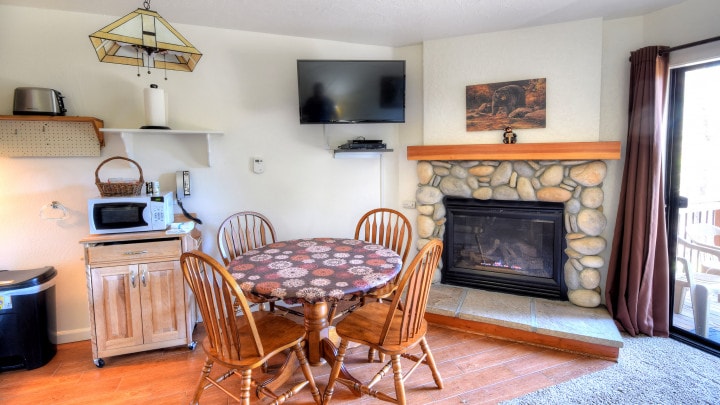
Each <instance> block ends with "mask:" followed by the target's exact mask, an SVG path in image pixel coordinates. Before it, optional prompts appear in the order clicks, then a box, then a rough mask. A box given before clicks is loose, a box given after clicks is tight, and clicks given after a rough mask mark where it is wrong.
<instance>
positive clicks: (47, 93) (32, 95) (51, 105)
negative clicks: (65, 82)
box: [13, 87, 67, 115]
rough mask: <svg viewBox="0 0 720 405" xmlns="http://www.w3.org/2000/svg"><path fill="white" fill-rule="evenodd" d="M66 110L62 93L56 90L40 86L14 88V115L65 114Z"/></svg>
mask: <svg viewBox="0 0 720 405" xmlns="http://www.w3.org/2000/svg"><path fill="white" fill-rule="evenodd" d="M66 112H67V110H66V109H65V104H64V103H63V95H62V94H60V92H59V91H57V90H53V89H44V88H42V87H18V88H16V89H15V102H14V104H13V114H15V115H65V113H66Z"/></svg>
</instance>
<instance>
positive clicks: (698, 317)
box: [693, 284, 710, 337]
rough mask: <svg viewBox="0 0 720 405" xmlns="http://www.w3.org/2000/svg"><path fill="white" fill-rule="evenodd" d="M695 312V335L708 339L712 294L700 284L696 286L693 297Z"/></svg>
mask: <svg viewBox="0 0 720 405" xmlns="http://www.w3.org/2000/svg"><path fill="white" fill-rule="evenodd" d="M693 298H694V299H693V311H694V314H693V315H695V334H697V335H700V336H703V337H708V332H709V327H708V322H707V319H708V312H709V311H708V310H709V304H710V293H709V291H708V289H707V287H706V286H704V285H702V284H700V285H696V286H695V296H694V297H693Z"/></svg>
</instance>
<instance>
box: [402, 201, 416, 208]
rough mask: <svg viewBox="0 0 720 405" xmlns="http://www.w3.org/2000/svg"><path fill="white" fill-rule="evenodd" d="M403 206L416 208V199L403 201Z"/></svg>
mask: <svg viewBox="0 0 720 405" xmlns="http://www.w3.org/2000/svg"><path fill="white" fill-rule="evenodd" d="M402 206H403V208H415V201H414V200H405V201H403V203H402Z"/></svg>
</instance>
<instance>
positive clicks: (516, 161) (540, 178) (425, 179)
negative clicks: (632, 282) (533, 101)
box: [408, 142, 620, 308]
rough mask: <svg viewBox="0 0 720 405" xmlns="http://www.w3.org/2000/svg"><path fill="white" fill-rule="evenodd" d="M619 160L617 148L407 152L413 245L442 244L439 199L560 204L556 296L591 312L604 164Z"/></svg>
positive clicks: (598, 264)
mask: <svg viewBox="0 0 720 405" xmlns="http://www.w3.org/2000/svg"><path fill="white" fill-rule="evenodd" d="M619 158H620V143H619V142H566V143H544V144H508V145H505V144H492V145H432V146H409V147H408V160H417V161H418V164H417V174H418V180H419V182H418V189H417V192H416V201H417V211H418V219H417V229H416V231H417V234H418V237H419V238H420V240H419V241H418V244H419V245H423V244H424V243H426V241H427V240H429V239H433V238H438V239H444V235H445V231H446V229H445V228H446V225H447V220H448V219H447V209H446V207H445V204H444V202H443V201H444V199H445V197H461V198H468V199H477V200H483V201H493V200H497V201H537V202H549V203H563V204H564V210H563V211H564V212H563V215H562V216H563V219H562V222H563V224H562V226H563V227H564V232H563V233H564V234H565V243H564V246H565V249H564V253H565V255H566V261H565V262H564V263H563V264H562V277H560V280H562V282H563V283H564V285H563V286H562V288H561V289H562V291H563V294H564V292H565V291H567V299H568V300H569V301H570V302H571V303H573V304H575V305H578V306H581V307H588V308H592V307H596V306H598V305H599V304H600V302H601V297H600V279H601V274H600V269H602V268H603V267H604V266H605V260H604V259H603V257H602V256H601V254H602V253H603V252H604V251H605V249H606V248H607V242H606V240H605V239H604V238H603V237H602V236H601V233H602V232H603V230H604V229H605V227H606V225H607V219H606V218H605V216H604V214H603V199H604V193H603V189H602V187H603V181H604V179H605V175H606V172H607V165H606V164H605V162H604V160H617V159H619ZM446 249H447V246H446ZM563 259H565V258H563ZM443 265H444V263H443ZM441 272H442V270H441V271H440V272H438V275H439V274H442V273H441ZM436 277H437V276H436ZM442 277H444V276H440V277H437V278H436V282H440V278H442ZM562 298H564V296H563V297H562Z"/></svg>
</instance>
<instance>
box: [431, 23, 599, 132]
mask: <svg viewBox="0 0 720 405" xmlns="http://www.w3.org/2000/svg"><path fill="white" fill-rule="evenodd" d="M601 57H602V21H601V20H599V19H594V20H584V21H577V22H571V23H565V24H555V25H547V26H542V27H534V28H527V29H521V30H514V31H503V32H494V33H490V34H480V35H471V36H465V37H457V38H448V39H441V40H435V41H428V42H425V44H424V47H423V72H424V79H425V81H424V89H425V109H424V118H425V134H424V139H425V144H429V145H432V144H435V145H441V144H466V143H500V142H501V140H502V131H501V130H498V131H476V132H467V131H466V129H465V87H466V86H469V85H475V84H486V83H497V82H508V81H515V80H525V79H537V78H545V79H547V82H546V84H547V124H546V125H547V126H546V128H538V129H522V130H515V133H516V134H517V136H518V142H522V143H529V142H564V141H576V142H578V141H597V139H598V128H599V122H600V73H601V70H600V69H601Z"/></svg>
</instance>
